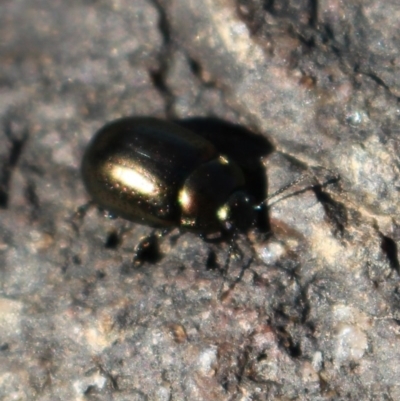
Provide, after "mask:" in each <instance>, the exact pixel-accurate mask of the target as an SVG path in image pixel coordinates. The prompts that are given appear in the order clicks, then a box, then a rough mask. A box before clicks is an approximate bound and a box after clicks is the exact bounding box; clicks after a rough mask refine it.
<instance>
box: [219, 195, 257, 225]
mask: <svg viewBox="0 0 400 401" xmlns="http://www.w3.org/2000/svg"><path fill="white" fill-rule="evenodd" d="M217 216H218V219H219V220H220V221H221V223H222V225H223V226H224V228H225V229H226V230H227V231H231V230H232V229H235V228H237V229H238V230H239V231H245V230H247V229H249V228H250V227H251V226H252V224H253V223H254V220H255V212H254V202H253V200H252V199H251V197H250V196H249V195H247V194H246V193H244V192H241V191H238V192H234V193H233V194H232V195H231V196H230V197H229V199H228V201H227V202H226V203H225V204H224V205H223V206H222V207H220V208H219V209H218V212H217Z"/></svg>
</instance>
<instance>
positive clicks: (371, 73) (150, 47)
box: [0, 0, 400, 401]
mask: <svg viewBox="0 0 400 401" xmlns="http://www.w3.org/2000/svg"><path fill="white" fill-rule="evenodd" d="M399 20H400V3H399V2H398V0H386V1H384V2H382V1H380V0H363V1H362V0H349V1H345V0H319V1H318V0H275V1H272V0H247V1H245V0H203V1H199V0H111V1H106V0H98V1H96V0H83V1H77V0H3V1H2V2H1V3H0V208H1V209H0V399H1V400H7V401H11V400H18V401H20V400H21V401H22V400H49V401H54V400H65V401H67V400H68V401H69V400H115V401H122V400H125V401H127V400H129V401H131V400H133V401H136V400H171V401H175V400H230V401H233V400H235V401H236V400H347V399H348V400H400V386H399V377H400V363H399V361H400V325H399V322H400V312H399V302H400V286H399V273H400V265H399V260H398V245H397V244H398V242H399V240H400V226H399V218H398V216H399V200H398V195H399V189H400V178H399V168H400V163H399V157H398V153H399V152H398V150H399V138H398V133H399V128H398V127H399V117H400V104H399V99H400V74H399V73H400V55H399V49H400V29H399ZM127 115H146V116H157V117H161V118H168V119H177V120H182V119H187V118H193V117H196V118H199V117H201V118H205V119H206V121H207V119H209V118H217V119H219V120H220V121H223V122H226V123H233V124H238V125H239V126H240V127H242V128H245V129H247V130H250V131H252V132H253V133H255V134H257V135H260V136H262V137H264V138H266V139H267V140H268V142H269V143H270V144H271V146H272V147H273V152H271V153H269V154H268V155H265V157H263V158H262V160H261V162H262V163H263V166H265V174H264V176H263V177H262V178H263V180H262V181H263V182H260V186H261V187H263V186H265V185H266V183H268V191H269V192H270V193H271V192H273V191H274V190H276V189H278V188H280V187H282V186H284V185H285V184H287V183H288V182H290V181H291V180H293V179H295V178H296V177H298V176H299V175H301V174H304V173H306V174H308V175H309V178H308V179H306V180H304V181H303V182H302V183H299V184H298V185H296V186H295V187H294V188H292V190H293V191H294V192H296V194H295V195H294V196H284V199H281V200H276V201H275V202H270V203H271V205H270V209H269V223H270V229H271V233H272V234H271V235H269V236H267V237H263V236H260V235H258V234H257V233H256V232H250V233H249V234H248V236H241V237H240V238H239V240H238V246H239V247H240V249H241V250H242V252H243V257H242V259H240V258H236V259H235V258H233V259H232V260H231V262H230V268H229V271H228V274H227V277H223V274H222V273H221V267H222V266H223V265H224V262H225V260H226V257H227V252H228V246H227V244H224V243H222V244H215V245H214V244H208V243H205V242H204V241H202V240H201V239H200V238H199V237H197V236H195V235H192V234H184V235H181V236H177V235H176V234H177V233H176V232H175V233H171V234H170V235H168V236H166V237H165V238H163V239H162V240H161V241H160V244H159V246H160V252H161V253H162V255H161V257H160V258H159V259H158V260H157V261H156V262H155V263H150V262H147V261H146V262H145V263H143V265H142V266H134V264H133V263H132V260H133V256H134V253H135V246H136V245H137V244H138V241H139V239H140V238H142V237H143V236H145V235H146V234H149V233H150V228H148V227H143V226H139V225H134V224H131V223H129V222H126V221H123V220H121V219H116V220H109V219H106V218H105V217H104V216H103V214H102V213H101V212H100V211H98V210H97V209H96V208H92V209H90V210H89V212H88V213H87V215H86V216H85V217H84V218H83V219H81V220H79V219H77V216H76V214H75V212H76V211H77V209H78V207H79V206H81V205H83V204H85V203H86V202H87V200H88V198H87V195H86V193H85V191H84V188H83V186H82V183H81V180H80V176H79V165H80V160H81V157H82V153H83V151H84V148H85V145H86V144H87V142H88V140H89V139H90V138H91V136H92V135H93V133H94V132H95V131H96V130H97V129H98V128H100V127H101V126H102V125H103V124H104V123H105V122H107V121H110V120H112V119H114V118H117V117H120V116H127ZM208 134H209V135H211V136H212V135H213V133H208ZM226 140H227V141H229V135H228V137H227V139H226ZM255 162H256V163H258V162H259V160H255ZM335 174H338V175H340V180H339V181H337V182H333V181H332V180H330V178H332V176H334V175H335ZM331 181H332V182H331ZM318 182H319V185H316V184H317V183H318ZM251 257H253V258H254V260H253V261H252V263H251V264H250V265H249V263H248V261H249V260H250V259H251Z"/></svg>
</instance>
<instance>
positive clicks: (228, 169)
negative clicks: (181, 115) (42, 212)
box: [82, 117, 269, 236]
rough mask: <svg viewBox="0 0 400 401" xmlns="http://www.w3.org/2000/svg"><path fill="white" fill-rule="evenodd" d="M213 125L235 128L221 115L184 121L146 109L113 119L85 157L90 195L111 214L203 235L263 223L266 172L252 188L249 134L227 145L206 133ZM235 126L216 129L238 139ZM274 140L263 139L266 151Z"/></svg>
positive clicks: (265, 151) (83, 173) (90, 146)
mask: <svg viewBox="0 0 400 401" xmlns="http://www.w3.org/2000/svg"><path fill="white" fill-rule="evenodd" d="M206 121H207V123H206ZM201 123H203V125H202V124H201ZM207 124H208V126H207ZM185 126H186V127H188V128H186V127H185ZM213 126H214V128H215V127H218V126H219V128H221V127H224V128H225V130H228V131H229V127H231V128H232V127H234V126H233V125H230V124H226V123H221V122H219V120H200V119H198V120H197V121H196V120H192V121H191V120H187V121H186V122H185V121H184V122H181V124H179V125H178V124H175V123H172V122H167V121H162V120H157V119H154V118H147V117H128V118H123V119H120V120H116V121H113V122H111V123H109V124H106V125H105V126H104V127H103V128H101V129H100V130H99V131H98V132H97V134H96V135H95V136H94V137H93V139H92V140H91V142H90V143H89V145H88V147H87V149H86V152H85V154H84V157H83V162H82V177H83V181H84V184H85V187H86V189H87V191H88V193H89V195H90V196H91V198H92V199H93V201H94V202H95V203H96V204H97V205H99V206H100V207H102V208H104V209H105V210H107V211H109V212H111V213H112V214H115V215H118V216H121V217H123V218H125V219H128V220H130V221H134V222H137V223H140V224H144V225H148V226H152V227H155V228H164V229H168V228H174V227H179V228H180V229H181V230H183V231H191V232H195V233H199V234H201V235H203V236H207V235H209V234H215V233H219V234H221V235H222V236H224V235H225V236H226V235H228V236H229V235H232V233H233V232H237V231H246V230H248V229H249V228H250V227H251V226H253V225H254V224H256V223H255V222H256V220H257V213H258V212H259V211H260V209H261V208H262V207H260V205H259V203H260V199H261V200H262V199H263V198H264V199H265V197H264V194H265V191H263V190H260V188H265V184H260V182H261V183H264V182H265V175H264V178H263V180H260V181H258V182H257V183H256V185H254V187H253V190H252V191H249V184H248V182H246V178H248V177H250V181H251V180H252V177H253V175H254V172H255V170H254V167H252V168H250V169H249V168H248V166H246V161H243V160H241V161H240V162H239V163H238V162H237V160H236V159H238V160H239V159H240V155H242V154H246V149H244V148H243V140H242V143H240V142H237V143H236V144H234V146H233V147H230V148H229V147H228V148H226V149H224V153H222V152H221V151H220V150H219V149H217V147H216V146H215V144H214V143H213V142H211V141H210V140H208V139H207V138H206V136H205V135H204V130H206V131H207V128H208V127H210V128H212V127H213ZM189 128H192V129H189ZM193 128H197V129H199V128H200V130H203V132H202V133H195V132H193ZM218 131H219V132H220V133H221V132H222V133H223V132H224V130H221V129H218ZM232 132H236V133H237V131H235V130H232V129H231V130H230V132H229V134H230V136H231V138H230V140H228V141H227V140H226V139H227V138H224V135H222V136H221V135H220V136H219V137H218V135H217V136H216V137H217V142H218V138H219V142H220V145H221V146H219V148H221V147H224V145H223V144H224V143H229V142H231V143H232V141H231V139H232V135H231V134H232ZM211 135H212V132H211ZM236 139H237V138H236ZM268 146H269V145H266V141H265V140H264V142H263V146H261V147H258V151H259V152H260V150H261V149H262V152H263V153H264V154H266V153H267V152H268V150H269V149H268ZM235 152H236V153H235ZM232 155H233V157H234V159H233V158H232ZM252 155H253V154H252ZM236 156H237V157H236ZM253 156H254V155H253ZM259 156H261V154H260V155H259ZM259 159H260V158H259V157H258V160H259ZM253 162H254V158H253ZM247 164H249V163H247ZM250 164H251V163H250ZM253 164H254V163H253ZM249 171H250V173H249ZM246 175H247V176H246ZM255 188H256V189H255ZM257 191H258V193H257ZM262 205H263V203H262Z"/></svg>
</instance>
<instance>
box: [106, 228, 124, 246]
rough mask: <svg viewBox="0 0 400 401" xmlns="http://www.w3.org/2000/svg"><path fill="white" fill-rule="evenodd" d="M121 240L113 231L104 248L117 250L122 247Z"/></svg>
mask: <svg viewBox="0 0 400 401" xmlns="http://www.w3.org/2000/svg"><path fill="white" fill-rule="evenodd" d="M120 243H121V240H120V238H119V235H118V234H117V233H116V232H115V231H113V232H111V233H109V234H108V236H107V239H106V242H105V244H104V247H105V248H107V249H116V248H118V246H119V245H120Z"/></svg>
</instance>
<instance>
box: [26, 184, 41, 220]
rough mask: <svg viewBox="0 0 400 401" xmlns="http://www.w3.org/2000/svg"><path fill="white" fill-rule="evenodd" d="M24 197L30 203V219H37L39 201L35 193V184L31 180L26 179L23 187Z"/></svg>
mask: <svg viewBox="0 0 400 401" xmlns="http://www.w3.org/2000/svg"><path fill="white" fill-rule="evenodd" d="M25 197H26V199H27V201H28V203H29V204H30V205H31V207H32V208H31V221H34V220H36V219H37V216H38V213H39V210H40V201H39V197H38V195H37V193H36V185H35V184H34V183H33V182H32V181H28V182H27V185H26V188H25Z"/></svg>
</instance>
